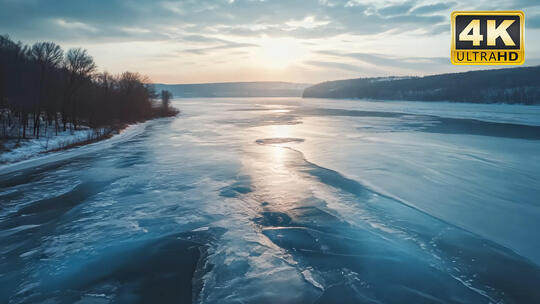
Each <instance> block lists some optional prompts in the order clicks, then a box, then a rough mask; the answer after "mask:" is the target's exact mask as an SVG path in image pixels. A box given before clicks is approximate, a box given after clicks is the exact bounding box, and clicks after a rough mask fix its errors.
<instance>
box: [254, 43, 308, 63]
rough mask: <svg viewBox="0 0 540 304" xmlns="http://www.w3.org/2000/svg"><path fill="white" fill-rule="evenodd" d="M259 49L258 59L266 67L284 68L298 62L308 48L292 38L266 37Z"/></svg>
mask: <svg viewBox="0 0 540 304" xmlns="http://www.w3.org/2000/svg"><path fill="white" fill-rule="evenodd" d="M259 45H260V48H259V49H258V51H257V54H256V55H257V61H258V62H260V64H262V65H263V66H265V67H268V68H275V69H282V68H286V67H288V66H290V65H292V64H295V63H298V62H300V61H301V60H302V58H303V57H304V55H305V54H306V49H305V47H304V46H303V45H302V43H300V42H299V41H298V40H295V39H292V38H268V37H264V38H263V39H262V40H261V41H260V43H259Z"/></svg>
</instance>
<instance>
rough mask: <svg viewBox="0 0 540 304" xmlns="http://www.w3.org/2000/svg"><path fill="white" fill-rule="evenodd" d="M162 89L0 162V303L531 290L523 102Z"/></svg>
mask: <svg viewBox="0 0 540 304" xmlns="http://www.w3.org/2000/svg"><path fill="white" fill-rule="evenodd" d="M174 105H175V106H176V107H178V108H180V109H181V110H182V115H181V116H179V117H177V118H168V119H159V120H154V121H150V122H147V123H145V124H142V125H139V126H136V127H133V128H131V129H129V130H128V131H127V132H125V133H123V134H121V135H119V136H115V137H113V138H111V139H109V140H106V141H103V142H99V143H95V144H92V145H88V146H85V147H81V148H77V149H75V150H71V151H64V152H60V153H54V154H51V155H46V156H44V157H41V158H39V159H34V160H30V161H26V162H23V163H20V164H16V165H9V166H3V167H0V243H1V244H2V246H0V256H2V259H0V302H1V303H5V302H7V303H36V302H37V303H40V302H45V303H48V302H51V303H118V302H123V303H149V302H154V303H182V302H184V303H185V302H194V303H359V302H361V303H363V302H367V303H437V302H440V303H499V302H500V303H538V302H540V292H539V291H538V288H537V286H539V285H540V267H539V266H538V265H539V264H540V255H539V252H540V243H539V242H538V237H537V233H536V232H537V231H540V208H539V207H540V206H539V201H538V197H540V184H539V183H538V180H539V179H540V176H539V172H540V138H539V137H540V136H539V134H540V115H539V114H540V107H526V106H507V105H471V104H469V105H467V104H450V103H414V102H383V103H380V102H379V103H376V102H369V101H358V100H321V99H295V98H246V99H234V98H228V99H225V98H224V99H182V100H175V101H174Z"/></svg>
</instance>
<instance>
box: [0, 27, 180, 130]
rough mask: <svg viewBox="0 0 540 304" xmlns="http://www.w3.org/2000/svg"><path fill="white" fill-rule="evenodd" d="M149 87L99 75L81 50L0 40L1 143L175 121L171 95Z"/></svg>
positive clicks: (127, 76) (134, 78) (134, 77)
mask: <svg viewBox="0 0 540 304" xmlns="http://www.w3.org/2000/svg"><path fill="white" fill-rule="evenodd" d="M150 83H151V81H150V79H148V78H147V77H145V76H142V75H140V74H138V73H133V72H124V73H121V74H119V75H112V74H110V73H107V72H98V71H97V66H96V63H95V62H94V60H93V58H92V56H90V54H88V52H87V50H84V49H81V48H73V49H69V50H67V51H64V50H63V49H62V48H61V46H59V45H58V44H56V43H54V42H36V43H34V44H33V45H25V44H23V43H21V42H15V41H13V40H12V39H10V37H9V36H7V35H5V36H0V128H1V130H0V139H13V138H17V139H25V138H28V137H29V136H31V137H33V138H39V137H40V134H43V133H44V132H45V133H47V130H49V131H50V130H51V129H52V128H53V129H54V132H56V133H57V134H58V132H59V131H66V129H68V128H70V129H75V130H76V129H77V128H79V127H80V126H87V127H90V128H97V127H104V126H109V127H110V126H119V125H125V124H129V123H134V122H139V121H144V120H148V119H151V118H154V117H160V116H173V115H176V113H177V111H176V110H175V109H173V108H170V106H169V100H170V98H171V94H170V93H169V92H166V91H164V92H161V94H158V93H156V92H155V91H154V88H153V86H152V85H151V84H150ZM159 97H161V99H162V103H161V104H159V103H158V101H157V100H158V99H159ZM44 129H45V130H44Z"/></svg>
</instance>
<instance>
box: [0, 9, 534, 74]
mask: <svg viewBox="0 0 540 304" xmlns="http://www.w3.org/2000/svg"><path fill="white" fill-rule="evenodd" d="M451 1H452V2H444V1H442V0H433V1H430V0H385V1H373V0H366V1H364V0H234V1H231V0H182V1H178V0H157V1H146V0H78V1H73V0H55V1H48V0H0V34H9V35H10V36H11V37H12V38H14V39H16V40H19V39H20V40H23V41H24V42H26V43H32V42H35V41H43V40H47V41H55V42H58V43H60V44H62V45H69V46H81V47H85V48H89V49H90V51H91V52H92V51H93V50H92V48H94V49H96V50H97V51H98V52H99V51H101V53H99V54H98V55H96V56H98V57H99V56H101V57H100V58H105V60H104V61H105V62H107V63H108V64H111V63H115V62H119V63H118V65H120V64H121V63H120V61H119V60H117V59H118V58H122V60H125V61H124V62H129V60H132V61H133V62H141V61H142V60H143V59H144V58H148V57H152V56H154V57H156V56H157V57H159V54H166V55H167V56H168V55H170V56H171V57H174V60H176V61H175V62H182V64H189V62H188V61H189V60H191V57H190V56H185V57H183V56H179V55H182V54H189V55H196V56H200V57H201V60H200V62H218V61H220V62H229V63H230V62H231V60H230V59H231V58H232V57H226V56H232V55H231V54H232V53H233V52H234V53H237V54H240V53H241V54H245V56H246V58H247V57H250V56H251V57H250V58H252V57H256V56H254V55H256V54H255V53H256V52H257V51H260V48H257V49H255V48H256V47H258V46H259V44H260V41H261V40H262V39H267V38H269V39H274V38H283V37H286V38H291V39H297V40H298V43H299V44H301V45H303V46H305V47H306V48H307V49H308V50H307V53H308V55H307V56H306V57H305V58H302V59H303V60H306V61H304V64H303V65H302V67H313V68H314V70H317V71H319V73H320V75H319V76H316V78H317V79H319V78H321V77H323V76H324V77H326V75H322V74H324V73H326V71H331V70H339V71H348V72H350V73H355V72H358V71H362V72H374V73H375V72H377V73H386V74H392V71H398V72H399V69H407V70H411V71H412V70H414V69H416V70H419V71H436V69H438V68H441V67H447V62H446V61H444V62H443V61H438V60H435V59H429V57H428V55H429V56H433V58H435V57H436V56H440V57H441V58H447V56H448V51H446V49H444V53H443V48H442V47H440V45H442V41H446V42H447V41H449V39H444V38H445V37H443V36H444V35H445V34H447V33H449V28H450V26H449V13H450V11H451V10H458V9H459V10H464V9H497V8H499V7H500V5H501V3H502V2H501V1H498V0H496V1H493V0H489V1H488V0H479V1H477V2H474V3H473V4H471V3H470V2H469V1H465V0H451ZM504 5H505V6H506V7H512V8H516V9H524V10H526V12H525V13H526V15H527V22H526V26H527V28H528V29H533V30H535V29H538V28H540V2H538V0H515V1H513V2H510V3H507V2H504ZM448 35H449V34H448ZM405 36H406V37H405ZM526 37H531V38H526V39H531V40H527V43H526V44H527V45H528V48H529V49H536V50H538V49H539V48H540V46H539V44H540V43H539V42H536V40H534V39H533V36H531V35H528V36H526ZM431 38H433V41H435V42H436V43H438V47H435V48H436V49H437V52H438V53H436V54H434V53H433V52H431V51H429V50H430V49H431V48H432V47H431V44H430V43H431V40H430V39H431ZM416 39H418V40H419V41H420V40H422V41H423V45H422V46H418V51H419V52H424V54H423V55H421V54H419V55H418V56H419V58H423V59H421V60H420V62H429V64H414V63H413V62H414V60H417V59H418V58H417V59H413V58H410V57H401V53H402V51H403V43H407V42H408V41H410V40H415V41H416ZM276 40H279V39H276ZM404 41H405V42H404ZM125 42H137V44H136V45H137V46H138V47H139V48H138V49H135V50H129V51H130V52H131V53H132V54H134V55H133V57H130V58H127V56H125V55H124V54H125V53H126V51H128V50H127V49H122V48H116V49H110V48H108V47H107V45H113V44H114V45H115V46H116V45H118V44H122V43H124V45H125V44H127V43H125ZM407 45H408V50H409V51H410V49H411V48H414V46H415V44H412V45H413V47H411V44H410V43H409V44H407ZM321 49H326V50H328V51H332V52H334V53H335V54H334V55H330V54H326V55H324V54H322V53H320V52H319V53H317V51H318V50H321ZM358 50H361V51H360V52H356V51H358ZM409 53H410V52H409ZM412 53H414V50H413V52H412ZM136 54H142V55H141V56H146V57H144V58H138V57H136ZM354 54H356V55H354ZM384 54H396V55H395V56H390V55H384ZM107 56H109V57H107ZM243 56H244V55H243ZM318 56H320V57H318ZM324 56H326V57H324ZM96 58H97V57H96ZM203 58H204V60H202V59H203ZM184 59H185V60H184ZM235 59H236V58H235ZM159 60H160V62H162V63H163V66H164V68H170V67H169V66H167V65H166V62H167V59H166V56H165V57H159ZM172 60H173V59H171V62H172ZM182 60H184V61H182ZM341 60H343V61H341ZM422 60H424V61H422ZM429 60H432V61H431V62H430V61H429ZM445 60H446V59H445ZM347 62H349V63H350V64H349V63H347ZM366 62H369V64H370V66H369V67H368V66H367V65H368V64H367V63H366ZM234 64H235V65H241V64H245V65H246V66H248V65H249V66H248V68H249V69H250V70H253V71H255V70H256V69H257V67H256V66H253V62H248V61H246V62H234ZM231 65H232V64H231ZM375 65H376V66H375ZM137 66H139V65H138V64H137ZM216 66H217V65H216ZM224 66H225V65H224ZM151 68H153V67H151ZM216 68H219V69H221V70H220V71H222V73H226V71H228V70H226V68H224V67H223V66H219V67H216ZM156 69H157V68H156ZM325 69H326V70H325ZM231 70H232V69H231ZM314 70H313V69H307V70H306V72H305V73H303V74H302V75H309V74H310V73H311V72H312V71H314ZM234 71H236V70H234ZM259 71H262V68H261V70H259ZM143 72H144V71H143ZM213 72H215V71H213V70H211V69H209V70H208V74H212V73H213ZM201 73H202V72H201ZM254 73H255V72H254ZM261 73H264V71H263V72H261ZM298 74H301V73H300V72H298ZM321 75H322V76H321ZM340 75H342V74H340ZM232 77H234V75H233V76H232ZM306 77H309V76H306ZM330 78H331V77H330ZM231 80H234V78H231ZM301 81H308V82H309V81H311V80H310V79H309V78H306V79H301Z"/></svg>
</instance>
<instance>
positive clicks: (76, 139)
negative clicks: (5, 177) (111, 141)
mask: <svg viewBox="0 0 540 304" xmlns="http://www.w3.org/2000/svg"><path fill="white" fill-rule="evenodd" d="M110 132H112V130H111V129H110V128H109V129H107V128H99V129H92V128H89V127H84V126H83V127H79V128H78V129H77V130H70V129H68V130H66V131H61V132H58V134H56V132H55V130H54V129H53V128H50V129H49V130H47V131H46V133H45V134H41V136H40V137H39V138H36V137H31V138H28V139H9V140H5V141H3V142H2V146H3V147H2V148H3V150H4V151H2V152H0V164H9V163H15V162H19V161H22V160H25V159H29V158H32V157H35V156H37V155H40V154H43V153H47V152H51V151H56V150H62V149H65V148H68V147H70V146H75V145H77V144H82V143H85V142H90V141H92V140H99V138H101V137H103V136H104V135H106V134H108V133H110Z"/></svg>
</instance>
